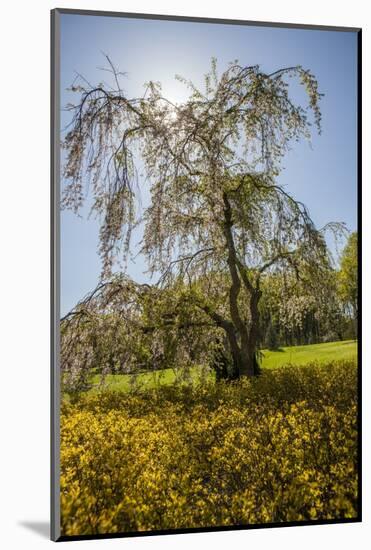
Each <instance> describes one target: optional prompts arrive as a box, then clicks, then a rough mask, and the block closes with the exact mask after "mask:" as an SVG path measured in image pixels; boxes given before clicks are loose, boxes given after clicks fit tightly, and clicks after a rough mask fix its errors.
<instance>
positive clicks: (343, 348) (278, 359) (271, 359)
mask: <svg viewBox="0 0 371 550" xmlns="http://www.w3.org/2000/svg"><path fill="white" fill-rule="evenodd" d="M263 353H264V357H263V363H262V366H263V368H267V369H272V368H276V367H282V366H284V365H287V364H289V363H290V364H292V365H305V364H307V363H312V362H313V361H317V362H319V363H329V362H330V361H337V360H347V359H355V358H356V356H357V341H356V340H345V341H343V342H329V343H326V344H312V345H307V346H292V347H288V348H280V351H268V350H264V351H263Z"/></svg>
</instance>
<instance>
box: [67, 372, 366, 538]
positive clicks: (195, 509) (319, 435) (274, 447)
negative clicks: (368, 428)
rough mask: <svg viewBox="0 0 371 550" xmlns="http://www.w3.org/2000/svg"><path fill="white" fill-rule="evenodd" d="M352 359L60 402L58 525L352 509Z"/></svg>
mask: <svg viewBox="0 0 371 550" xmlns="http://www.w3.org/2000/svg"><path fill="white" fill-rule="evenodd" d="M356 384H357V369H356V366H355V364H354V363H351V362H342V363H333V364H329V365H326V366H319V365H315V364H313V365H310V366H307V367H288V368H282V369H277V370H273V371H269V372H264V373H263V374H262V375H261V376H260V377H259V378H257V379H252V380H243V381H238V382H234V383H218V384H213V383H210V382H209V383H206V384H204V385H203V386H191V385H188V386H186V385H183V386H171V387H166V386H163V387H158V388H155V389H152V390H146V391H145V392H143V393H139V392H131V393H118V392H110V391H108V390H105V391H102V392H101V393H99V394H94V395H82V396H81V397H80V398H79V399H77V401H76V402H73V403H71V402H68V401H63V404H62V414H61V513H62V534H64V535H77V534H80V535H82V534H97V533H113V532H125V531H146V530H158V529H183V528H191V527H210V526H227V525H240V524H251V523H265V522H285V521H300V520H317V519H333V518H352V517H356V516H357V387H356Z"/></svg>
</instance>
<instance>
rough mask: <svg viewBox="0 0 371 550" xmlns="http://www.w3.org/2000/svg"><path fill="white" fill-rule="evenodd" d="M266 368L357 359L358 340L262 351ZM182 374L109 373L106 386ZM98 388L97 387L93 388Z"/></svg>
mask: <svg viewBox="0 0 371 550" xmlns="http://www.w3.org/2000/svg"><path fill="white" fill-rule="evenodd" d="M263 354H264V356H263V361H262V367H263V369H264V368H265V369H273V368H277V367H282V366H284V365H287V364H293V365H305V364H306V363H311V362H313V361H317V362H319V363H328V362H330V361H335V360H349V359H355V358H356V356H357V342H356V341H355V340H347V341H343V342H330V343H326V344H313V345H307V346H292V347H287V348H280V350H279V351H268V350H263ZM182 374H183V373H181V372H176V371H175V370H173V369H164V370H162V371H157V372H153V373H152V372H146V373H141V374H138V375H136V376H134V375H130V374H110V375H108V376H107V377H106V384H107V387H109V389H111V390H117V391H123V392H126V391H128V390H129V389H130V387H131V386H132V385H133V384H134V383H135V384H137V385H139V386H140V387H142V388H143V389H144V388H151V387H154V386H155V385H157V384H161V385H171V384H173V383H174V382H175V380H176V379H177V378H178V379H179V376H181V375H182ZM190 377H191V378H192V379H193V380H194V381H196V380H197V379H200V378H201V377H202V372H201V370H200V369H198V368H196V367H195V368H193V369H192V370H191V372H190ZM92 381H93V383H94V384H98V383H99V376H95V377H94V378H93V380H92ZM92 391H93V392H94V391H96V390H95V389H93V390H92Z"/></svg>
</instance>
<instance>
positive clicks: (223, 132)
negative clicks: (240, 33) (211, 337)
mask: <svg viewBox="0 0 371 550" xmlns="http://www.w3.org/2000/svg"><path fill="white" fill-rule="evenodd" d="M107 60H108V62H109V64H110V69H111V71H112V74H113V77H114V78H113V80H114V82H115V88H111V87H108V86H107V85H105V84H98V85H97V86H92V85H90V84H88V83H87V82H86V81H84V80H82V81H81V83H80V84H79V85H74V86H73V87H72V91H74V92H76V94H77V96H78V101H77V103H76V104H74V105H70V106H69V109H70V110H71V112H72V122H71V126H70V128H69V131H68V132H67V133H66V135H65V139H64V142H63V145H64V148H65V150H66V162H65V166H64V193H63V207H64V208H67V209H72V210H74V211H75V212H76V213H78V212H79V210H80V208H81V207H82V206H83V204H84V201H85V200H86V197H87V196H89V194H90V197H91V205H92V206H91V210H92V213H93V214H97V215H98V217H99V219H100V221H101V223H100V245H99V253H100V255H101V259H102V275H101V277H102V281H101V286H100V288H101V289H107V288H112V287H110V280H111V279H112V271H113V270H114V266H115V263H116V261H117V260H118V258H120V257H121V258H124V259H125V258H127V257H128V255H129V254H130V250H131V233H132V230H133V228H134V227H136V226H137V225H138V224H143V239H142V242H141V253H142V254H143V255H144V256H145V258H146V261H147V265H148V271H149V273H150V274H152V275H153V276H154V277H156V278H158V281H157V283H156V284H155V285H154V286H153V288H156V289H158V292H157V294H156V292H155V294H153V292H152V291H151V292H152V293H151V296H153V295H157V296H159V295H160V294H159V293H160V289H162V290H166V289H167V290H168V291H171V289H172V288H174V287H175V286H176V287H177V288H178V289H179V288H181V291H179V292H177V293H174V298H173V300H171V303H169V304H168V306H169V309H168V311H163V310H162V313H161V315H162V317H161V316H160V317H161V318H160V317H159V316H157V318H156V323H157V327H160V328H161V326H163V325H164V320H165V321H168V322H166V323H165V324H166V327H167V328H168V329H169V327H173V326H174V325H176V323H178V326H179V324H181V325H182V328H183V329H184V328H186V329H187V330H191V329H192V328H193V329H194V328H195V327H196V328H197V329H199V327H201V326H204V327H207V330H209V331H210V330H211V331H212V330H214V331H216V333H218V334H219V335H221V337H222V339H223V341H224V342H225V346H226V353H228V355H229V357H230V358H231V369H230V373H231V377H232V374H233V377H234V378H236V377H241V376H246V375H247V376H253V375H255V374H258V372H259V366H258V349H259V343H260V325H259V321H260V319H259V316H260V313H259V301H260V298H261V295H262V290H261V282H262V280H263V279H264V276H265V275H268V274H269V273H272V272H275V271H280V270H281V271H282V270H285V272H287V273H292V274H293V275H295V277H297V278H298V279H299V278H300V277H301V273H302V272H305V274H306V276H307V277H308V273H311V281H312V284H316V281H317V283H318V284H320V280H321V273H322V272H324V271H325V270H327V269H328V268H329V265H330V258H329V252H328V249H327V247H326V242H325V238H324V232H325V230H326V229H332V230H335V231H336V230H337V229H338V226H337V225H336V224H328V225H327V226H326V227H325V228H323V229H321V230H319V229H317V228H316V227H315V225H314V223H313V221H312V220H311V218H310V216H309V213H308V210H307V208H306V207H305V205H304V204H302V203H301V202H300V201H298V200H296V199H295V198H294V197H293V196H292V195H291V194H290V193H288V192H287V191H286V190H285V188H284V187H283V186H282V185H280V184H279V183H278V181H277V177H278V176H279V174H280V172H281V169H282V160H283V158H284V156H285V154H286V153H287V151H288V150H289V148H290V146H291V144H292V143H294V142H295V141H299V140H300V139H302V138H304V139H309V138H310V130H311V126H312V125H313V126H315V127H316V129H317V131H318V132H320V123H321V114H320V108H319V102H320V98H321V94H320V93H319V91H318V83H317V81H316V79H315V77H314V76H313V75H312V74H311V72H310V71H308V70H305V69H304V68H302V67H301V66H294V67H286V68H282V69H278V70H276V71H274V72H271V73H266V72H264V71H262V70H261V68H260V67H259V66H258V65H254V66H247V67H244V66H242V65H240V64H239V63H238V62H237V61H236V62H233V63H231V64H230V65H229V66H228V68H227V69H226V70H225V71H224V72H223V74H221V75H220V76H219V75H218V73H217V68H216V61H215V60H212V67H211V71H210V72H209V73H208V74H207V75H206V76H205V84H204V87H203V89H201V90H200V89H198V88H197V87H196V86H195V85H194V84H193V83H192V82H189V81H186V80H184V79H183V78H181V77H177V78H178V79H179V80H180V81H181V82H183V83H184V84H185V85H186V86H187V87H188V89H189V97H188V99H187V100H186V101H185V102H184V103H181V104H180V103H177V104H175V103H173V102H171V101H170V100H169V99H167V98H166V97H164V96H163V94H162V90H161V85H160V84H159V83H156V82H152V81H151V82H149V83H148V84H146V86H145V92H144V94H143V95H142V96H141V97H133V98H131V97H127V95H126V94H125V93H124V91H123V89H122V87H121V85H120V73H119V72H118V71H117V70H116V69H115V67H114V66H113V64H112V62H111V61H110V60H109V59H108V58H107ZM295 82H296V87H297V86H298V84H299V85H301V86H302V87H303V88H304V90H305V92H306V95H305V97H306V98H307V103H306V104H305V105H301V104H296V103H295V102H294V100H293V98H292V89H293V86H295ZM296 89H297V88H296ZM141 171H144V175H143V176H140V175H139V172H141ZM144 186H148V187H149V192H150V202H149V205H148V206H147V207H146V208H145V210H144V213H143V215H141V216H139V214H138V208H137V201H138V197H139V192H140V190H141V189H143V188H144ZM87 191H88V192H87ZM120 284H121V283H120ZM121 286H122V285H121ZM124 286H125V285H124ZM147 286H148V285H147ZM115 288H116V287H115ZM125 288H126V287H125ZM137 288H138V289H140V294H141V295H142V296H143V288H142V287H141V286H140V285H139V286H138V287H137ZM148 288H149V287H148ZM148 288H147V291H148ZM118 295H119V293H117V292H116V294H114V296H116V297H117V296H118ZM162 295H163V294H162ZM105 296H106V297H107V293H106V294H105ZM123 296H124V297H125V296H126V294H125V293H124V294H123ZM115 299H117V298H115ZM125 299H126V298H125ZM125 299H124V301H125ZM103 302H104V311H107V308H111V310H110V311H111V314H112V315H113V313H112V312H113V309H112V303H113V304H114V303H115V301H114V300H113V302H111V305H109V300H108V301H107V300H106V298H105V299H104V300H103ZM131 303H132V302H131ZM121 304H122V301H121ZM116 305H117V304H116ZM120 307H121V310H122V311H123V313H122V316H121V317H120ZM120 307H116V309H115V315H116V316H118V317H119V318H121V320H124V321H125V316H124V312H125V311H126V312H127V307H126V306H125V307H122V306H120ZM80 310H81V308H80ZM124 310H125V311H124ZM75 313H76V312H75ZM129 317H130V318H129V319H128V321H127V324H128V326H129V325H130V327H133V326H134V321H135V323H136V325H135V326H137V327H138V326H139V327H140V331H141V333H142V334H148V333H150V330H147V329H146V323H145V322H143V319H141V321H140V322H139V320H138V318H135V320H134V321H133V316H132V315H130V316H129ZM134 317H135V315H134ZM179 319H181V320H179ZM148 324H149V326H153V323H152V322H150V320H148V319H147V325H148ZM147 328H148V327H147ZM131 330H132V329H131ZM153 330H155V329H154V328H153ZM129 332H130V331H129ZM127 348H128V346H126V349H127Z"/></svg>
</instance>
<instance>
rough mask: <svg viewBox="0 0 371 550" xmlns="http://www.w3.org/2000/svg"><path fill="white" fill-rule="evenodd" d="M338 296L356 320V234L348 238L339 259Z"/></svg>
mask: <svg viewBox="0 0 371 550" xmlns="http://www.w3.org/2000/svg"><path fill="white" fill-rule="evenodd" d="M339 295H340V298H341V299H342V300H343V303H344V305H345V307H347V308H348V309H350V310H351V312H352V314H353V316H354V317H355V318H357V311H358V233H357V232H356V231H355V232H354V233H351V235H350V236H349V239H348V242H347V244H346V246H345V248H344V250H343V252H342V255H341V258H340V272H339Z"/></svg>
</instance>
